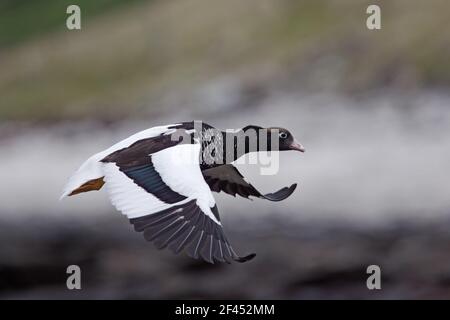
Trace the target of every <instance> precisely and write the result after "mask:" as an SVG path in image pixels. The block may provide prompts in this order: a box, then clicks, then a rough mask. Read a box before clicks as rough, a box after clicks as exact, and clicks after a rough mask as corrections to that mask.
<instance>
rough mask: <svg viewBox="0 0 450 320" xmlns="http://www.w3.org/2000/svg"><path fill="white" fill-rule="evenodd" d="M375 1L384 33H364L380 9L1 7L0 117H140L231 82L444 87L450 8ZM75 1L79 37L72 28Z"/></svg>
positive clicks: (449, 77) (286, 0) (294, 0)
mask: <svg viewBox="0 0 450 320" xmlns="http://www.w3.org/2000/svg"><path fill="white" fill-rule="evenodd" d="M376 2H377V3H379V4H380V6H381V7H382V30H380V31H369V30H367V28H366V26H365V21H366V18H367V14H366V12H365V10H366V8H367V6H368V5H369V4H371V3H373V1H359V0H347V1H337V0H315V1H312V0H311V1H301V0H246V1H241V0H228V1H218V0H173V1H140V2H138V0H134V1H132V4H130V3H131V1H119V0H101V1H89V0H83V1H65V0H64V1H56V0H55V1H51V0H39V1H25V0H19V1H12V0H7V1H3V2H1V4H0V44H1V46H0V70H1V72H0V97H1V98H0V119H2V120H63V119H79V118H97V119H112V120H115V119H120V118H121V117H123V116H126V115H127V116H130V115H134V116H136V117H139V116H141V115H143V114H151V113H152V112H159V111H160V110H158V108H159V106H160V104H159V102H160V101H161V100H162V99H164V97H167V96H171V95H172V96H173V95H174V94H178V95H183V94H189V93H190V92H191V91H192V90H193V89H195V88H197V87H199V86H201V85H202V84H205V83H208V82H210V81H211V79H220V78H221V77H229V76H232V77H233V78H235V79H239V81H240V82H243V83H250V84H252V83H258V85H262V86H265V87H269V86H274V85H278V86H281V87H283V86H288V87H289V88H291V89H293V90H316V91H317V90H322V91H323V90H338V91H343V92H346V93H349V94H351V93H354V92H365V91H368V90H373V89H377V88H383V87H401V88H415V89H421V88H427V87H444V88H447V87H448V85H449V84H450V59H449V56H450V2H449V1H445V0H431V1H426V2H425V1H421V0H396V1H376ZM68 3H70V4H73V3H78V4H80V6H81V9H82V30H81V31H68V30H66V29H65V19H66V17H67V15H66V13H65V8H66V7H67V4H68ZM100 13H101V14H100ZM243 107H245V106H243Z"/></svg>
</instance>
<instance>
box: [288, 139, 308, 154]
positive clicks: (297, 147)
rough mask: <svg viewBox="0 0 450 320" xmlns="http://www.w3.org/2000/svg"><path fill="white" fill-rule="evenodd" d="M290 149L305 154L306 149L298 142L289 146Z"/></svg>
mask: <svg viewBox="0 0 450 320" xmlns="http://www.w3.org/2000/svg"><path fill="white" fill-rule="evenodd" d="M289 148H290V149H291V150H295V151H300V152H305V148H304V147H303V146H302V145H301V144H300V143H298V142H297V141H296V140H294V142H292V144H291V145H290V146H289Z"/></svg>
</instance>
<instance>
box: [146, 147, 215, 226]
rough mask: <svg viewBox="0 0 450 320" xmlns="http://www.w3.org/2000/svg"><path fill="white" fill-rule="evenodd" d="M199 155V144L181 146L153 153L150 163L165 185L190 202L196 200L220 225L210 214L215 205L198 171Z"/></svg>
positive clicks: (212, 215) (210, 215)
mask: <svg viewBox="0 0 450 320" xmlns="http://www.w3.org/2000/svg"><path fill="white" fill-rule="evenodd" d="M199 154H200V145H199V144H181V145H176V146H174V147H171V148H167V149H164V150H161V151H159V152H156V153H154V154H153V155H152V161H153V165H154V167H155V169H156V171H158V173H159V175H160V176H161V179H162V180H163V181H164V183H165V184H167V185H168V186H169V187H170V188H171V189H172V190H173V191H175V192H177V193H179V194H181V195H183V196H185V197H188V198H189V199H191V200H192V199H196V200H197V205H198V206H199V207H200V209H201V210H202V211H203V212H204V213H205V214H206V215H207V216H208V217H210V218H211V219H212V220H213V221H214V222H216V223H217V224H220V222H219V221H217V219H216V217H215V216H214V214H213V213H212V212H211V208H212V207H214V205H215V204H216V203H215V201H214V197H213V195H212V192H211V190H210V189H209V186H208V184H207V183H206V181H205V179H204V178H203V175H202V172H201V170H200V163H199Z"/></svg>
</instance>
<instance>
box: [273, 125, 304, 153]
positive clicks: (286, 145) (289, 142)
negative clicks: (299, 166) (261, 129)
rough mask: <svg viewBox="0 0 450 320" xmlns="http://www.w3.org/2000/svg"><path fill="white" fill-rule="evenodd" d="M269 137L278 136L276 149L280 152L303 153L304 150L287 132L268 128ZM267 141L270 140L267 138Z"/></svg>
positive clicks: (282, 129)
mask: <svg viewBox="0 0 450 320" xmlns="http://www.w3.org/2000/svg"><path fill="white" fill-rule="evenodd" d="M268 133H269V136H271V135H273V134H277V135H278V148H279V150H280V151H289V150H295V151H300V152H305V148H304V147H303V146H302V145H301V144H300V143H299V142H298V141H297V140H296V139H295V138H294V136H293V135H292V134H291V133H290V132H289V130H287V129H284V128H279V127H272V128H268ZM268 139H270V138H269V137H268Z"/></svg>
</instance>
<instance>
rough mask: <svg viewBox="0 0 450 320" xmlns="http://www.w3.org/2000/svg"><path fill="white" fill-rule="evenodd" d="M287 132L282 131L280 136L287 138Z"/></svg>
mask: <svg viewBox="0 0 450 320" xmlns="http://www.w3.org/2000/svg"><path fill="white" fill-rule="evenodd" d="M287 136H288V135H287V133H286V132H280V138H281V139H286V138H287Z"/></svg>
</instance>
